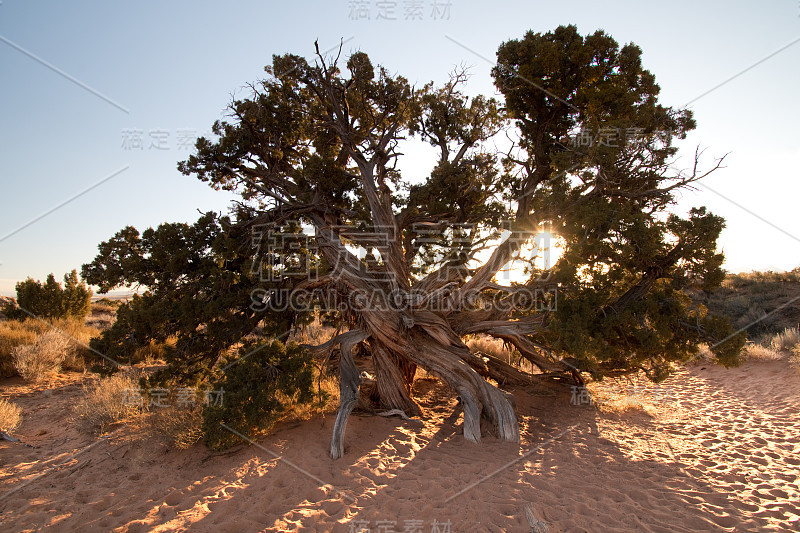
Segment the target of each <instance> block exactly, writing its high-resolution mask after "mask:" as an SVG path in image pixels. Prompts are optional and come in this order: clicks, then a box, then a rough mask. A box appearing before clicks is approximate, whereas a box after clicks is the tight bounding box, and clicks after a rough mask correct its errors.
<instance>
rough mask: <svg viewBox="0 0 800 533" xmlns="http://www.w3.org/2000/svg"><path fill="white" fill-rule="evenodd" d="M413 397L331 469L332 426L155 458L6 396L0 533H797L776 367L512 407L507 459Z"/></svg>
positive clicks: (66, 414)
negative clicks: (10, 405) (405, 412)
mask: <svg viewBox="0 0 800 533" xmlns="http://www.w3.org/2000/svg"><path fill="white" fill-rule="evenodd" d="M615 387H618V385H615V384H613V383H607V384H603V385H602V387H600V389H599V391H598V392H599V393H600V394H601V395H605V394H608V393H609V391H612V390H614V389H615ZM639 392H642V391H639ZM416 393H417V398H418V399H419V400H420V402H421V404H422V405H423V408H424V409H425V415H426V416H427V419H426V420H425V422H424V425H423V424H419V423H411V422H403V421H402V420H399V419H387V418H382V417H365V416H363V417H362V416H357V415H354V416H352V417H351V419H350V423H349V425H348V428H347V437H346V446H347V447H346V454H345V456H344V458H342V459H340V460H338V461H332V460H331V459H330V458H329V457H328V455H327V451H328V447H329V443H330V431H331V426H332V424H333V418H332V417H330V416H329V417H327V418H326V419H325V420H324V421H323V420H322V419H320V418H317V419H314V420H310V421H307V422H303V423H296V424H294V425H293V426H292V425H288V426H284V427H282V428H281V429H280V431H278V432H276V433H274V434H273V435H271V436H269V437H267V438H264V439H261V440H260V441H259V446H260V447H263V448H260V447H256V446H241V447H237V448H235V449H234V450H232V451H231V452H229V453H227V454H223V455H212V454H211V453H210V452H209V451H208V450H207V449H206V448H204V447H203V446H202V445H196V446H195V447H193V448H192V449H190V450H187V451H175V450H172V451H169V450H167V449H166V448H164V447H163V446H160V445H158V444H155V443H154V444H153V445H152V446H148V445H144V446H142V445H133V444H131V443H130V442H129V440H128V439H126V438H125V437H124V436H123V434H122V432H124V430H121V431H120V432H118V433H114V434H112V435H111V436H110V437H109V438H104V439H97V438H94V437H91V436H89V435H86V434H83V433H80V432H79V431H78V430H77V428H76V424H75V421H74V420H72V407H73V405H74V404H75V402H76V400H77V399H78V398H79V396H80V395H81V394H83V391H82V386H81V377H80V375H68V376H67V375H65V376H62V377H61V378H60V380H59V382H58V383H57V384H56V387H55V388H54V389H53V390H52V392H47V391H43V390H36V389H35V388H34V387H31V386H29V385H25V384H23V383H22V382H21V381H20V380H19V379H15V380H5V381H4V382H3V387H2V390H0V395H2V396H3V397H6V398H10V399H12V400H13V401H14V402H16V403H17V404H18V405H20V406H21V407H22V408H23V414H24V420H23V424H22V426H21V427H20V429H19V431H18V433H17V436H19V437H21V438H22V439H23V441H25V442H27V443H29V444H32V445H35V446H37V447H36V448H28V447H24V446H22V445H20V444H14V443H10V442H0V520H2V524H1V525H0V529H2V530H4V531H36V530H39V529H40V528H44V527H52V528H54V529H56V530H58V531H86V530H95V531H98V530H99V531H127V532H134V531H187V530H191V531H201V532H202V531H208V532H215V533H219V532H226V531H231V532H233V531H236V532H239V531H247V532H250V531H287V530H288V531H293V530H303V531H356V530H358V528H359V527H366V528H369V529H370V531H380V532H382V533H388V532H390V531H395V532H403V531H422V532H425V533H428V532H431V531H521V532H522V531H529V530H530V527H529V526H528V523H527V521H526V520H525V512H524V509H525V507H526V506H528V505H532V508H533V510H534V514H535V515H536V518H538V519H539V520H541V521H543V522H544V523H545V524H546V525H547V527H548V530H549V531H550V532H556V531H663V532H672V531H691V532H693V531H757V530H758V531H798V530H800V489H798V476H799V475H800V415H799V414H798V406H799V405H800V377H799V376H798V374H797V372H796V371H795V370H794V369H792V368H790V366H789V363H788V362H787V361H786V360H778V361H754V362H750V363H747V364H746V365H744V366H743V367H741V368H738V369H732V370H725V369H722V368H719V367H714V366H711V365H704V366H694V367H692V368H690V369H688V370H685V371H682V372H680V373H679V375H676V376H674V377H672V378H670V379H669V380H668V381H667V382H666V383H665V384H664V385H663V386H662V387H661V388H660V389H659V388H655V387H653V386H648V388H647V389H646V390H644V392H643V394H641V395H640V396H639V397H637V398H638V400H641V399H642V398H643V405H639V406H638V407H637V406H634V407H633V408H629V409H622V408H619V407H617V408H616V409H611V410H609V409H608V408H603V409H598V408H596V407H594V406H587V405H573V404H572V403H571V397H570V392H569V390H568V389H567V390H565V391H561V392H554V391H552V390H545V389H541V390H538V391H537V390H527V391H523V390H517V391H515V393H514V394H515V396H516V400H517V411H518V414H519V418H520V421H521V432H522V438H523V443H522V445H521V446H519V447H517V446H516V445H511V444H508V443H501V442H497V441H496V440H494V439H492V438H491V437H486V438H485V439H484V441H483V443H482V444H480V445H474V444H470V443H467V442H465V441H464V439H463V438H462V437H461V435H460V424H461V421H460V417H458V413H457V411H456V414H455V416H454V415H453V413H454V409H455V407H456V402H455V399H454V398H453V397H452V395H451V394H450V393H449V391H448V389H447V388H446V387H444V386H442V385H441V384H439V383H438V382H436V381H433V380H420V381H418V383H417V386H416ZM637 398H634V400H636V401H635V402H634V403H641V402H639V401H638V400H637ZM616 403H619V402H616ZM612 405H613V402H612ZM87 447H88V448H87ZM273 454H278V455H280V456H281V457H282V459H280V460H279V459H277V458H275V456H274V455H273ZM506 465H508V466H506ZM503 466H506V468H504V469H502V470H500V471H499V472H497V473H496V474H494V475H492V476H491V477H488V478H487V479H485V480H484V481H483V482H480V483H479V484H477V485H476V486H474V487H472V488H471V489H470V490H468V491H466V492H464V493H463V494H460V495H458V496H455V497H453V496H454V495H456V494H457V493H458V492H459V491H461V490H463V489H465V488H467V487H470V486H472V484H474V483H476V482H478V481H480V480H481V479H482V478H485V477H486V476H487V475H489V474H492V473H493V472H495V471H498V470H499V469H500V468H501V467H503ZM42 474H43V475H42ZM37 476H38V477H37ZM450 498H453V499H450ZM449 499H450V500H449ZM448 500H449V501H448ZM448 528H449V529H448Z"/></svg>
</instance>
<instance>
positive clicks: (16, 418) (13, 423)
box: [0, 398, 22, 433]
mask: <svg viewBox="0 0 800 533" xmlns="http://www.w3.org/2000/svg"><path fill="white" fill-rule="evenodd" d="M20 422H22V410H21V409H20V408H19V406H17V405H16V404H14V403H11V402H9V401H8V400H6V399H5V398H0V431H4V432H6V433H11V432H12V431H14V430H15V429H17V428H18V427H19V424H20Z"/></svg>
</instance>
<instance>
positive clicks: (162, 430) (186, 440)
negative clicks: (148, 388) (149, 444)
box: [133, 403, 203, 450]
mask: <svg viewBox="0 0 800 533" xmlns="http://www.w3.org/2000/svg"><path fill="white" fill-rule="evenodd" d="M202 426H203V407H202V404H200V403H196V404H194V405H190V406H181V405H178V404H175V403H170V404H168V405H165V406H164V407H152V408H151V409H150V410H149V411H148V412H146V413H144V414H143V415H142V416H140V417H138V418H136V419H135V421H133V427H134V431H133V434H134V435H135V436H136V439H137V440H138V441H140V442H145V441H152V440H153V439H160V440H162V441H164V442H165V443H166V444H167V445H168V446H170V447H173V448H177V449H179V450H186V449H188V448H191V447H192V446H194V445H195V444H197V443H198V442H199V441H200V439H201V438H202V437H203V428H202Z"/></svg>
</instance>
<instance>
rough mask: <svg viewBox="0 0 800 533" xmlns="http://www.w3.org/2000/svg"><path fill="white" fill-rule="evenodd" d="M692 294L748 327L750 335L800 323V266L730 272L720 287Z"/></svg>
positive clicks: (782, 328)
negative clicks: (707, 291) (786, 268)
mask: <svg viewBox="0 0 800 533" xmlns="http://www.w3.org/2000/svg"><path fill="white" fill-rule="evenodd" d="M692 296H693V298H694V299H695V301H699V302H701V303H703V304H704V305H706V307H708V308H709V310H710V311H711V312H712V313H714V314H719V315H723V316H727V317H728V318H730V319H731V322H732V323H733V325H734V327H736V328H737V329H740V328H746V329H747V333H748V337H749V338H750V339H756V338H758V337H760V336H762V335H774V334H775V333H778V332H780V331H783V330H784V329H785V328H792V327H795V328H796V327H798V324H800V268H796V269H794V270H792V271H791V272H771V271H769V272H750V273H747V274H728V276H727V278H726V279H725V281H724V282H723V284H722V287H720V288H719V289H718V290H716V291H714V292H713V293H711V294H704V293H697V294H694V295H692Z"/></svg>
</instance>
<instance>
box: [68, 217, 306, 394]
mask: <svg viewBox="0 0 800 533" xmlns="http://www.w3.org/2000/svg"><path fill="white" fill-rule="evenodd" d="M250 238H251V235H250V232H249V229H247V228H238V227H233V226H231V225H230V221H229V220H228V219H227V218H224V217H223V218H219V219H218V218H217V217H216V216H215V215H214V214H213V213H207V214H205V215H203V216H202V217H201V218H200V219H199V220H198V221H197V222H196V223H195V224H193V225H189V224H162V225H161V226H159V227H158V228H156V229H153V228H149V229H147V230H145V231H144V232H143V233H142V234H141V235H140V234H139V232H138V230H136V229H135V228H132V227H127V228H125V229H123V230H122V231H120V232H118V233H117V234H116V235H115V236H114V237H113V238H111V239H110V240H108V241H106V242H103V243H101V244H100V253H99V255H98V256H97V257H96V258H95V260H94V261H93V262H92V263H90V264H87V265H84V267H83V275H84V277H85V278H86V279H87V280H89V282H90V283H93V284H95V285H98V286H99V287H100V292H101V293H103V292H107V291H109V290H111V289H113V288H116V287H120V286H130V285H133V284H136V285H141V286H146V287H148V290H147V291H146V292H145V293H144V294H142V295H134V297H133V298H132V299H131V300H129V301H127V302H125V303H123V304H122V305H120V307H119V309H118V311H117V319H116V322H115V323H114V324H113V326H112V327H111V328H109V329H108V330H106V331H104V332H103V333H102V335H101V336H100V337H99V338H97V339H94V340H93V341H92V343H91V346H92V348H93V349H94V350H97V351H98V352H100V353H103V354H105V355H106V356H107V357H109V358H111V359H113V360H115V361H118V362H119V363H123V364H127V363H130V362H133V358H134V357H135V356H136V354H137V353H142V349H144V348H149V347H151V346H154V345H155V346H158V347H159V351H161V350H163V357H164V359H165V360H166V362H167V368H165V369H163V370H161V371H158V372H156V374H154V375H153V376H152V377H151V383H153V384H163V383H166V382H168V381H172V380H177V381H180V382H183V383H186V384H189V385H196V384H198V383H200V382H202V381H203V380H205V379H207V378H208V376H209V375H210V373H211V371H212V369H213V367H214V365H215V364H216V363H217V361H218V360H219V358H220V357H222V356H223V355H224V354H226V353H227V351H228V350H229V349H230V348H231V347H232V346H234V345H236V344H237V343H238V342H240V341H241V340H242V339H243V338H244V337H245V336H246V335H248V334H249V333H250V332H252V331H253V330H254V329H255V328H256V326H258V325H259V324H261V327H262V328H264V331H266V333H273V334H275V335H278V334H280V333H283V332H284V331H286V330H287V329H288V328H289V327H290V326H291V325H292V324H293V321H294V320H295V316H294V315H293V314H292V313H291V312H287V313H282V314H280V315H278V314H276V313H273V314H270V313H267V312H265V310H263V309H260V308H258V307H256V306H254V305H253V303H254V302H253V300H252V297H253V296H252V291H253V289H254V288H256V287H259V286H260V285H259V284H260V280H259V276H260V274H261V272H259V271H258V270H255V271H254V270H253V267H254V258H253V254H252V252H253V249H252V248H251V246H250V242H249V241H250ZM168 339H171V342H167V341H168ZM99 363H101V364H105V363H104V361H102V360H101V361H99Z"/></svg>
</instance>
